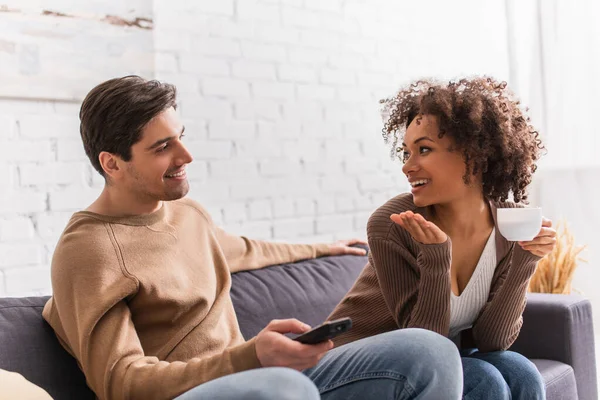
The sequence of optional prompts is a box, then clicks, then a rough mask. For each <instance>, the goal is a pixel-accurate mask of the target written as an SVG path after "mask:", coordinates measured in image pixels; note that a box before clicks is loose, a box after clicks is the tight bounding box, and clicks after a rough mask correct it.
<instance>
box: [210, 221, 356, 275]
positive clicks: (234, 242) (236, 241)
mask: <svg viewBox="0 0 600 400" xmlns="http://www.w3.org/2000/svg"><path fill="white" fill-rule="evenodd" d="M215 233H216V236H217V240H218V242H219V245H220V247H221V249H222V250H223V253H224V254H225V258H226V259H227V264H228V265H229V270H230V271H231V272H232V273H234V272H239V271H248V270H254V269H260V268H264V267H268V266H271V265H277V264H286V263H292V262H296V261H300V260H306V259H309V258H317V257H323V256H335V255H343V254H352V255H365V254H366V251H365V250H364V249H361V248H359V247H351V246H352V245H354V244H366V242H365V241H363V240H360V239H352V240H341V241H338V242H335V243H331V244H290V243H276V242H266V241H262V240H253V239H249V238H247V237H245V236H237V235H232V234H229V233H227V232H225V231H224V230H223V229H221V228H219V227H217V226H215Z"/></svg>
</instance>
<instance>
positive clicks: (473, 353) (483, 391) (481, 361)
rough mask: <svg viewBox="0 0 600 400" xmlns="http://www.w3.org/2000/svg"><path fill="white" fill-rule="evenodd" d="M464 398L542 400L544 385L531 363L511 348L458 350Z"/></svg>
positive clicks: (544, 393) (544, 390)
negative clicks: (490, 350)
mask: <svg viewBox="0 0 600 400" xmlns="http://www.w3.org/2000/svg"><path fill="white" fill-rule="evenodd" d="M461 356H462V365H463V371H464V372H463V373H464V379H465V381H464V397H463V399H465V400H476V399H485V400H488V399H489V400H495V399H513V400H538V399H539V400H544V399H545V398H546V386H545V384H544V381H543V379H542V376H541V375H540V373H539V371H538V370H537V368H536V367H535V365H534V364H533V363H532V362H531V361H529V360H528V359H527V358H526V357H524V356H522V355H521V354H519V353H515V352H513V351H494V352H490V353H480V352H478V351H477V349H466V350H461Z"/></svg>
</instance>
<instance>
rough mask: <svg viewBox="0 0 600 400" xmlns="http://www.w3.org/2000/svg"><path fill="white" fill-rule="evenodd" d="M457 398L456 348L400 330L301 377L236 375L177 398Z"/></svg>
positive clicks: (274, 372)
mask: <svg viewBox="0 0 600 400" xmlns="http://www.w3.org/2000/svg"><path fill="white" fill-rule="evenodd" d="M307 377H308V378H307ZM309 378H310V379H309ZM311 381H312V382H311ZM319 393H320V396H321V397H319ZM461 394H462V368H461V365H460V356H459V354H458V350H457V348H456V346H455V345H454V344H453V343H452V342H451V341H450V340H448V339H446V338H445V337H443V336H440V335H438V334H437V333H434V332H431V331H427V330H423V329H402V330H396V331H392V332H387V333H383V334H381V335H376V336H372V337H369V338H365V339H362V340H357V341H356V342H352V343H348V344H346V345H344V346H340V347H337V348H335V349H333V350H331V351H329V352H328V353H327V354H326V355H325V356H324V357H323V358H322V359H321V361H320V362H319V363H318V364H317V365H316V366H315V367H313V368H310V369H308V370H305V371H304V375H303V374H302V373H300V372H296V371H294V370H291V369H287V368H261V369H255V370H250V371H245V372H239V373H237V374H233V375H229V376H225V377H223V378H219V379H215V380H213V381H210V382H207V383H205V384H202V385H200V386H197V387H196V388H194V389H192V390H190V391H189V392H186V393H184V394H183V395H181V396H180V397H178V398H177V400H200V399H202V400H204V399H211V400H230V399H232V400H233V399H244V400H276V399H277V400H292V399H293V400H295V399H302V400H316V399H319V398H321V399H323V400H368V399H376V400H387V399H390V400H391V399H394V400H405V399H420V400H423V399H427V400H429V399H432V400H438V399H444V400H456V399H460V398H461Z"/></svg>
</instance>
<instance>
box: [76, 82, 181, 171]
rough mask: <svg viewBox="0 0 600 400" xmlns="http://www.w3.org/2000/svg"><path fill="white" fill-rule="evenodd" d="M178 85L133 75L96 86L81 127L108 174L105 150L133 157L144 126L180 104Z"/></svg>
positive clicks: (90, 151) (87, 144) (94, 160)
mask: <svg viewBox="0 0 600 400" xmlns="http://www.w3.org/2000/svg"><path fill="white" fill-rule="evenodd" d="M176 94H177V93H176V89H175V86H173V85H170V84H168V83H162V82H159V81H156V80H146V79H144V78H141V77H139V76H135V75H130V76H125V77H123V78H115V79H111V80H108V81H106V82H104V83H101V84H99V85H98V86H96V87H95V88H93V89H92V90H91V91H90V92H89V93H88V95H87V96H86V97H85V99H84V100H83V103H82V105H81V110H80V112H79V119H80V120H81V125H80V128H79V131H80V133H81V139H82V140H83V147H84V149H85V153H86V154H87V156H88V157H89V159H90V161H91V162H92V165H93V166H94V168H95V169H96V170H97V171H98V172H99V173H100V175H102V176H105V175H104V170H103V169H102V166H101V165H100V161H99V160H98V155H99V154H100V153H101V152H103V151H106V152H109V153H112V154H116V155H118V156H119V157H121V158H122V159H123V160H125V161H129V160H131V146H133V145H134V144H135V143H137V142H139V141H140V140H141V138H142V129H143V128H144V127H145V126H146V125H147V124H148V123H149V122H150V121H151V120H152V119H153V118H154V117H156V116H157V115H158V114H160V113H161V112H163V111H164V110H166V109H168V108H170V107H175V108H176V107H177V103H176Z"/></svg>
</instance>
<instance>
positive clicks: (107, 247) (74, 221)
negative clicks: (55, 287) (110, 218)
mask: <svg viewBox="0 0 600 400" xmlns="http://www.w3.org/2000/svg"><path fill="white" fill-rule="evenodd" d="M108 225H109V224H108V223H107V222H106V221H103V220H101V219H98V218H94V217H93V216H91V215H89V214H86V213H82V212H79V213H75V214H73V216H71V219H70V220H69V222H68V223H67V226H66V227H65V229H64V231H63V233H62V234H61V236H60V238H59V240H58V243H57V244H56V248H55V249H54V254H53V256H52V270H53V272H59V271H64V272H66V273H70V272H72V270H73V269H76V270H78V271H86V272H87V270H88V269H94V268H95V267H96V266H97V262H95V261H94V260H98V261H99V262H101V261H105V260H107V259H114V258H115V257H116V254H117V253H118V246H117V244H116V242H115V240H114V235H111V230H110V227H109V226H108Z"/></svg>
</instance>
